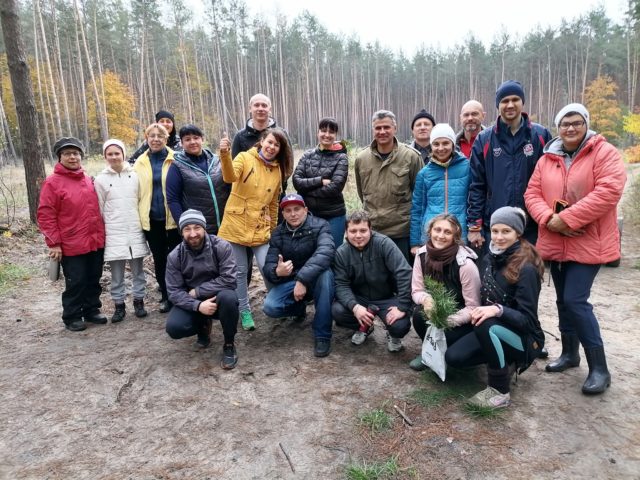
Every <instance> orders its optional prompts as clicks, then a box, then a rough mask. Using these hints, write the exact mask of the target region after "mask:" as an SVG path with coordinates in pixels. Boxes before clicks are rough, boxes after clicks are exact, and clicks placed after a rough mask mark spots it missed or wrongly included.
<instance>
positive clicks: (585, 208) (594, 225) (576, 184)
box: [525, 103, 626, 394]
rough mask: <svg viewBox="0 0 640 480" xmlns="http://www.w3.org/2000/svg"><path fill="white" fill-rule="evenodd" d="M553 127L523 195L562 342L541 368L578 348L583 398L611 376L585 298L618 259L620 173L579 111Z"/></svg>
mask: <svg viewBox="0 0 640 480" xmlns="http://www.w3.org/2000/svg"><path fill="white" fill-rule="evenodd" d="M555 123H556V126H557V127H558V134H559V135H558V137H556V138H554V139H553V140H552V141H551V142H549V143H548V144H547V146H546V147H545V149H544V152H545V154H544V155H543V156H542V157H541V158H540V160H538V163H537V165H536V168H535V171H534V173H533V176H532V177H531V180H530V181H529V186H528V188H527V191H526V193H525V203H526V206H527V210H528V211H529V213H530V215H531V216H532V217H533V219H534V220H535V221H536V223H538V226H539V231H538V234H539V237H538V242H537V244H536V248H537V249H538V251H539V253H540V255H541V256H542V258H543V259H544V260H548V261H550V262H551V276H552V277H553V283H554V285H555V288H556V295H557V301H556V303H557V305H558V317H559V323H560V333H561V336H562V353H561V355H560V357H559V358H558V359H557V360H555V361H554V362H551V363H549V364H548V365H547V366H546V370H547V372H562V371H564V370H566V369H568V368H574V367H577V366H578V365H580V353H579V351H578V347H579V346H580V344H582V348H583V349H584V353H585V356H586V359H587V363H588V365H589V375H588V377H587V379H586V381H585V382H584V385H583V386H582V392H583V393H585V394H596V393H602V392H604V391H605V390H606V389H607V387H608V386H609V385H610V383H611V376H610V374H609V370H608V369H607V361H606V358H605V353H604V346H603V342H602V337H601V335H600V328H599V326H598V320H597V319H596V317H595V315H594V313H593V307H592V305H591V304H590V303H589V302H588V300H589V295H590V293H591V286H592V284H593V281H594V279H595V277H596V275H597V273H598V270H599V269H600V265H602V264H604V263H608V262H611V261H613V260H616V259H618V258H619V257H620V241H619V232H618V226H617V214H616V205H617V204H618V201H619V200H620V197H621V196H622V191H623V189H624V184H625V181H626V173H625V169H624V164H623V162H622V158H621V156H620V153H618V150H616V148H615V147H614V146H613V145H611V144H610V143H608V142H607V141H606V140H605V138H604V137H603V136H601V135H598V134H597V133H596V132H594V131H593V130H589V112H588V111H587V109H586V108H585V107H584V106H583V105H581V104H579V103H572V104H569V105H567V106H565V107H564V108H562V109H561V110H560V112H559V113H558V115H556V118H555Z"/></svg>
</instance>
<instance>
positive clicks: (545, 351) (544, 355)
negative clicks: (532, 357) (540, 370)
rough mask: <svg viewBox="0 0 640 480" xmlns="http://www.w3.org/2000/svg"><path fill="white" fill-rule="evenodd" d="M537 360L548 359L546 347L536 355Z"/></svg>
mask: <svg viewBox="0 0 640 480" xmlns="http://www.w3.org/2000/svg"><path fill="white" fill-rule="evenodd" d="M538 358H549V351H548V350H547V347H542V348H541V349H540V353H538Z"/></svg>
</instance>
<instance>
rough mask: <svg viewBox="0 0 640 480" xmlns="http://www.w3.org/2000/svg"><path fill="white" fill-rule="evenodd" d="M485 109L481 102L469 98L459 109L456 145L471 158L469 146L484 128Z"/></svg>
mask: <svg viewBox="0 0 640 480" xmlns="http://www.w3.org/2000/svg"><path fill="white" fill-rule="evenodd" d="M484 116H485V111H484V108H483V107H482V104H481V103H480V102H479V101H477V100H469V101H468V102H467V103H465V104H464V105H463V106H462V110H460V125H462V130H460V132H459V133H458V135H457V136H456V147H457V148H458V149H459V150H460V151H461V152H462V154H463V155H464V156H465V157H467V158H471V147H472V146H473V142H474V141H475V139H476V137H477V136H478V133H480V132H481V131H482V130H484V126H483V125H482V122H484Z"/></svg>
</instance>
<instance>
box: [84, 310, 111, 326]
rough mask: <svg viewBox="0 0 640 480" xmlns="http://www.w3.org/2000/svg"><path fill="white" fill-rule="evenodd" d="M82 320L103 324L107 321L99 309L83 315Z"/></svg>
mask: <svg viewBox="0 0 640 480" xmlns="http://www.w3.org/2000/svg"><path fill="white" fill-rule="evenodd" d="M84 321H85V322H89V323H93V324H95V325H104V324H105V323H107V316H106V315H105V314H103V313H100V310H94V311H93V312H91V313H89V314H87V315H85V316H84Z"/></svg>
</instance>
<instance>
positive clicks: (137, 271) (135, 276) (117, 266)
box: [109, 257, 147, 303]
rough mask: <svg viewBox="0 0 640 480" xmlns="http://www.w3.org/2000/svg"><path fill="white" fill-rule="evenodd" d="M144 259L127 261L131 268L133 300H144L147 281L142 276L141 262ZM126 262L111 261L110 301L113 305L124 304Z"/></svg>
mask: <svg viewBox="0 0 640 480" xmlns="http://www.w3.org/2000/svg"><path fill="white" fill-rule="evenodd" d="M143 260H144V257H139V258H132V259H129V260H128V262H129V267H131V294H132V295H133V298H136V299H139V298H144V292H145V288H146V286H147V280H146V279H145V276H144V268H143V266H142V262H143ZM126 263H127V260H111V261H110V262H109V265H110V266H111V299H112V300H113V301H114V303H124V299H125V297H126V289H125V284H124V270H125V266H126Z"/></svg>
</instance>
